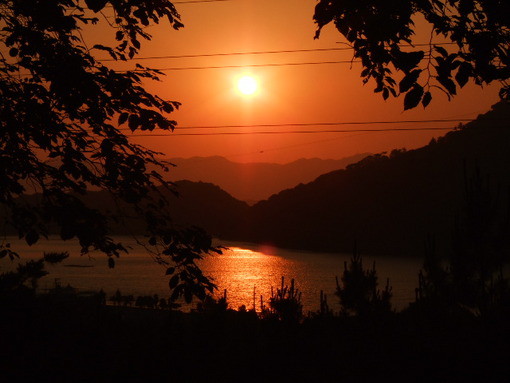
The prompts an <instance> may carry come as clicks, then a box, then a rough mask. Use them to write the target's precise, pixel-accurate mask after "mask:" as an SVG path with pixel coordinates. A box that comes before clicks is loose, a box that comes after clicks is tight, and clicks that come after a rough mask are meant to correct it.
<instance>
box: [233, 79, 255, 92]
mask: <svg viewBox="0 0 510 383" xmlns="http://www.w3.org/2000/svg"><path fill="white" fill-rule="evenodd" d="M257 87H258V84H257V80H255V79H254V78H253V77H251V76H243V77H241V78H240V79H239V81H237V89H239V91H240V92H241V93H242V94H247V95H250V94H253V93H255V92H256V91H257Z"/></svg>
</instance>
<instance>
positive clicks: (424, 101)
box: [421, 92, 432, 108]
mask: <svg viewBox="0 0 510 383" xmlns="http://www.w3.org/2000/svg"><path fill="white" fill-rule="evenodd" d="M430 101H432V94H431V93H430V92H425V94H424V95H423V99H422V100H421V103H422V105H423V107H424V108H426V107H427V106H428V105H429V104H430Z"/></svg>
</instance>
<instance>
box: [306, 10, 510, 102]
mask: <svg viewBox="0 0 510 383" xmlns="http://www.w3.org/2000/svg"><path fill="white" fill-rule="evenodd" d="M508 15H510V5H509V3H508V2H507V1H505V0H496V1H493V0H419V1H418V0H413V1H381V0H366V1H362V2H357V1H344V0H333V1H331V0H320V1H319V3H318V4H317V5H316V7H315V14H314V20H315V22H316V24H317V26H318V28H317V31H316V34H315V38H318V37H319V35H320V32H321V30H322V28H323V27H324V26H326V25H327V24H330V23H334V25H335V27H336V28H337V29H338V31H339V32H340V33H341V34H342V35H343V36H344V37H345V38H346V40H347V44H348V45H349V46H351V47H352V48H353V49H354V58H355V59H359V60H360V61H361V64H362V66H363V70H362V72H361V77H362V78H363V83H364V84H366V83H367V82H368V81H369V80H370V79H374V81H375V83H376V88H375V90H374V91H375V92H376V93H381V94H382V97H383V98H384V99H385V100H386V99H387V98H388V97H390V95H391V96H393V97H398V96H400V95H403V96H404V109H411V108H414V107H416V106H418V105H419V104H420V102H421V104H422V105H423V106H424V107H426V106H427V105H428V104H429V103H430V101H431V100H432V93H431V90H432V89H433V88H436V89H439V90H440V91H442V92H443V93H445V94H446V95H447V97H448V99H450V98H451V97H453V96H455V95H456V94H457V91H458V89H459V88H462V87H464V86H465V85H466V84H467V83H468V82H470V81H472V82H474V83H475V84H477V85H480V86H484V85H486V84H490V83H492V82H493V81H499V82H500V83H501V85H502V87H501V90H500V96H501V97H502V98H505V99H510V85H509V83H508V79H509V78H510V59H509V57H510V56H509V47H510V17H509V16H508ZM417 19H424V20H425V21H426V22H428V24H429V26H430V28H431V31H430V40H429V43H428V46H426V48H425V49H424V50H422V49H417V48H418V46H416V45H413V35H414V34H415V31H416V25H415V21H417ZM444 40H447V41H449V42H451V43H452V44H451V45H448V46H447V48H445V47H443V46H441V44H440V43H441V42H443V41H444ZM435 42H438V43H439V44H438V45H436V44H435ZM395 71H396V72H401V73H402V75H401V76H398V77H397V76H395V73H394V72H395Z"/></svg>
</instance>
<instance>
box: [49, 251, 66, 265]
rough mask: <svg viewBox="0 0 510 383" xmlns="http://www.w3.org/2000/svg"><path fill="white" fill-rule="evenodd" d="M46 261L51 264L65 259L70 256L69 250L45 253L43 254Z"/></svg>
mask: <svg viewBox="0 0 510 383" xmlns="http://www.w3.org/2000/svg"><path fill="white" fill-rule="evenodd" d="M43 258H44V261H45V262H47V263H50V264H56V263H60V262H62V261H63V260H64V259H67V258H69V253H68V252H67V251H63V252H60V253H58V252H50V253H46V252H45V253H44V255H43Z"/></svg>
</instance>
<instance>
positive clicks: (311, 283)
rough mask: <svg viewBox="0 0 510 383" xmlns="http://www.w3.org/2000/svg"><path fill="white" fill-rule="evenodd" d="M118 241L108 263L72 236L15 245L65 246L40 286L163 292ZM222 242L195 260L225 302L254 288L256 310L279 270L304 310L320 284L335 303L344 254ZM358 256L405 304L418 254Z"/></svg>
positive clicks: (164, 284)
mask: <svg viewBox="0 0 510 383" xmlns="http://www.w3.org/2000/svg"><path fill="white" fill-rule="evenodd" d="M121 241H122V243H123V244H124V245H129V246H131V250H130V253H129V254H126V255H121V257H120V258H119V259H117V260H116V266H115V268H114V269H109V268H108V265H107V260H106V256H104V255H102V254H94V253H93V254H91V255H90V256H80V248H79V246H78V243H77V242H73V241H65V242H64V241H61V240H58V239H50V240H48V241H44V242H41V243H38V244H37V245H34V246H31V247H29V246H27V245H26V244H24V243H18V244H16V247H15V248H16V249H18V252H19V253H20V255H21V257H22V259H24V260H28V259H36V258H39V257H41V256H42V253H43V252H44V251H69V253H70V257H69V258H68V259H67V260H66V261H64V262H63V263H62V264H59V265H55V266H52V265H48V266H47V270H48V271H49V272H50V274H49V275H48V276H46V277H44V278H43V279H42V280H41V283H40V288H41V289H47V288H51V287H53V286H54V284H55V280H58V281H59V282H60V283H61V284H63V285H66V284H68V283H69V284H70V285H71V286H73V287H76V288H78V289H80V290H99V289H103V290H104V291H106V292H107V293H108V294H113V293H114V292H115V291H116V290H117V289H119V290H120V291H121V292H122V293H123V294H125V295H127V294H133V295H135V296H136V295H145V294H151V295H152V294H158V295H159V296H160V297H166V296H168V295H169V290H168V278H167V277H165V275H164V272H165V269H164V267H162V266H160V265H158V264H156V263H155V262H154V261H153V260H152V259H151V258H150V256H149V255H147V254H146V253H145V252H144V250H143V249H142V248H140V247H138V246H137V245H135V244H134V242H133V240H132V239H131V238H122V239H121ZM12 242H14V240H12ZM224 245H227V246H229V247H228V249H227V250H225V251H224V252H223V254H222V255H214V256H211V257H208V258H207V259H205V260H204V261H202V262H201V264H200V265H201V267H202V269H203V271H204V273H205V274H206V275H209V276H212V277H213V279H214V282H215V283H216V284H217V285H218V289H219V291H218V294H222V293H223V290H224V289H227V297H228V302H229V304H230V307H231V308H235V309H237V308H238V307H239V306H241V305H246V307H247V308H252V307H253V302H254V291H255V300H256V307H257V310H258V309H259V307H260V296H261V295H262V296H263V300H264V303H266V304H267V300H268V299H269V298H270V296H271V287H273V288H274V289H275V291H276V287H279V286H280V284H281V277H282V276H284V277H285V281H286V282H289V283H290V279H291V278H294V280H295V284H296V287H297V288H298V289H299V291H301V292H302V301H303V307H304V310H305V312H307V311H316V310H318V308H319V296H320V291H321V290H323V291H324V292H325V293H326V294H327V295H328V302H329V304H330V307H331V308H333V309H334V310H335V311H337V310H338V309H339V305H338V302H337V301H338V299H337V298H336V297H335V295H334V291H335V288H336V284H335V276H339V277H340V275H341V274H342V271H343V267H344V266H343V265H344V262H345V261H348V260H349V259H350V254H328V253H314V252H304V251H294V250H292V251H291V250H284V249H279V248H274V247H264V246H257V245H254V244H248V243H227V244H225V243H224ZM363 261H364V265H365V267H369V266H370V267H371V265H372V262H373V261H375V262H376V269H377V272H378V276H379V282H380V286H381V287H383V286H384V285H385V284H386V279H387V278H390V285H391V286H392V287H393V299H392V303H393V305H394V306H395V307H396V308H397V309H402V308H404V307H406V306H407V305H408V304H409V302H411V301H413V300H414V289H415V287H416V286H417V283H418V282H417V280H418V277H417V275H418V271H419V269H420V267H421V265H422V260H421V259H418V258H397V257H364V258H363ZM15 265H16V262H11V261H9V260H6V259H2V260H0V271H7V270H12V269H14V268H15ZM76 266H82V267H76Z"/></svg>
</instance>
